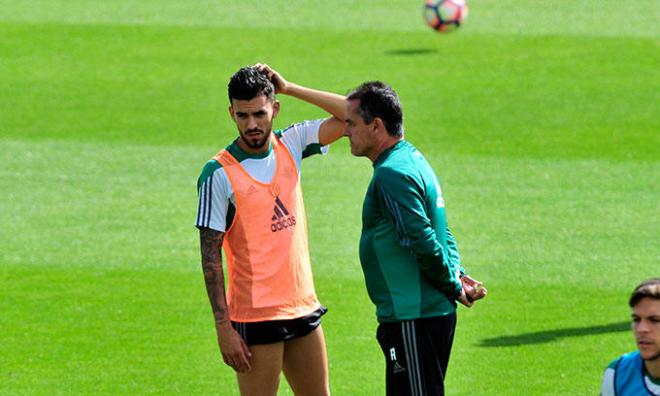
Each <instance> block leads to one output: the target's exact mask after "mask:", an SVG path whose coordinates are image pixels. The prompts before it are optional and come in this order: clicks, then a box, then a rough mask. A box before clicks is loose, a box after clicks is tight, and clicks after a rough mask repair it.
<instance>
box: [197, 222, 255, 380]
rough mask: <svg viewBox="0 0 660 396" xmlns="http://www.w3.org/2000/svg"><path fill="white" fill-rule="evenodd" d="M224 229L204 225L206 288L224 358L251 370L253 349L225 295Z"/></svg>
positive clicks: (202, 245)
mask: <svg viewBox="0 0 660 396" xmlns="http://www.w3.org/2000/svg"><path fill="white" fill-rule="evenodd" d="M224 237H225V233H224V232H220V231H215V230H212V229H210V228H206V227H200V229H199V241H200V248H201V252H202V270H203V271H204V281H205V283H206V292H207V293H208V295H209V301H210V302H211V308H212V309H213V316H214V317H215V329H216V332H217V335H218V345H219V346H220V352H221V353H222V359H223V360H224V362H225V363H226V364H227V365H229V366H231V367H232V368H233V369H234V370H236V371H238V372H245V371H249V370H250V368H251V367H250V357H251V354H250V351H249V349H248V347H247V345H246V344H245V342H244V341H243V339H242V338H241V336H240V335H239V334H238V333H237V332H236V331H235V330H234V328H233V327H232V326H231V321H230V320H229V310H228V309H227V299H226V297H225V279H224V274H223V272H222V253H221V249H222V241H223V239H224Z"/></svg>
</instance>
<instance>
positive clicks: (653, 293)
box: [628, 278, 660, 308]
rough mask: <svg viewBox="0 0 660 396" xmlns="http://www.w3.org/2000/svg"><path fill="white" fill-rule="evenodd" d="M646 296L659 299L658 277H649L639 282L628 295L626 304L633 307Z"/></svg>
mask: <svg viewBox="0 0 660 396" xmlns="http://www.w3.org/2000/svg"><path fill="white" fill-rule="evenodd" d="M647 297H648V298H653V299H656V300H660V278H651V279H647V280H645V281H644V282H642V283H640V285H639V286H637V287H636V288H635V290H634V291H633V293H632V295H631V296H630V300H629V301H628V304H630V307H631V308H633V307H634V306H635V305H637V304H638V303H639V302H640V301H642V299H643V298H647Z"/></svg>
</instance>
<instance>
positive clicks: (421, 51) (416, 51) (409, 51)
mask: <svg viewBox="0 0 660 396" xmlns="http://www.w3.org/2000/svg"><path fill="white" fill-rule="evenodd" d="M436 52H438V50H437V49H435V48H402V49H395V50H387V51H385V55H405V56H410V55H428V54H433V53H436Z"/></svg>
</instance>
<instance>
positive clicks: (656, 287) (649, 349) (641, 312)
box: [600, 278, 660, 396]
mask: <svg viewBox="0 0 660 396" xmlns="http://www.w3.org/2000/svg"><path fill="white" fill-rule="evenodd" d="M629 304H630V307H631V308H632V329H633V334H634V335H635V339H636V340H637V347H638V348H639V350H637V351H635V352H631V353H627V354H625V355H623V356H621V357H619V358H617V359H616V360H614V361H613V362H612V363H610V365H609V366H608V367H607V369H606V370H605V375H604V376H603V384H602V386H601V392H600V394H601V396H615V395H616V396H647V395H652V396H660V278H652V279H649V280H647V281H644V282H642V284H640V285H639V286H637V287H636V288H635V290H634V291H633V293H632V295H631V296H630V301H629Z"/></svg>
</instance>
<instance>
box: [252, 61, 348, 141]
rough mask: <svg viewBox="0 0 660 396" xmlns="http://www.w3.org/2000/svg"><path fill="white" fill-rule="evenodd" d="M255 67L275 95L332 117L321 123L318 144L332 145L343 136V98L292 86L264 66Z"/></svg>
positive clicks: (344, 107) (344, 99)
mask: <svg viewBox="0 0 660 396" xmlns="http://www.w3.org/2000/svg"><path fill="white" fill-rule="evenodd" d="M255 67H256V68H258V69H259V70H260V71H261V72H263V73H266V74H267V75H268V78H270V80H271V81H272V82H273V84H274V85H275V92H276V93H279V94H283V95H289V96H293V97H294V98H298V99H300V100H303V101H305V102H307V103H310V104H313V105H314V106H317V107H320V108H321V109H323V110H325V111H327V112H328V113H330V114H331V115H332V117H329V118H327V119H326V120H325V121H323V123H322V124H321V126H320V128H319V143H320V144H321V145H322V146H325V145H326V144H330V143H333V142H334V141H336V140H337V139H339V138H340V137H342V136H343V133H344V120H345V119H346V97H345V96H343V95H339V94H336V93H332V92H326V91H319V90H317V89H312V88H307V87H303V86H301V85H298V84H294V83H292V82H289V81H287V80H286V79H284V77H282V75H281V74H279V73H278V72H276V71H275V70H273V69H272V68H271V67H270V66H268V65H265V64H261V63H258V64H256V65H255Z"/></svg>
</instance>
